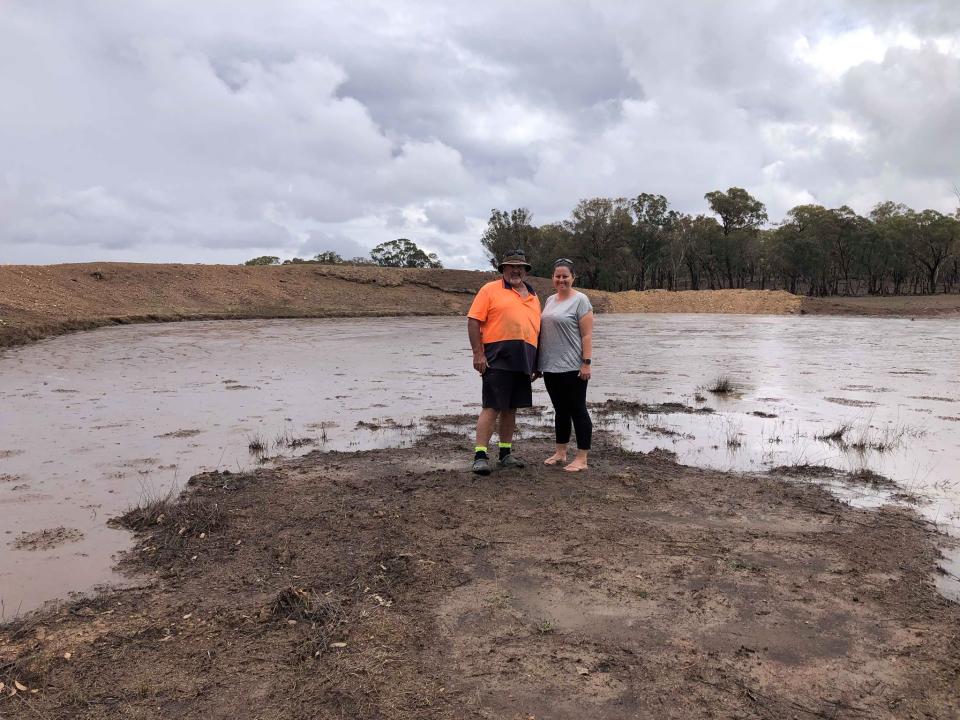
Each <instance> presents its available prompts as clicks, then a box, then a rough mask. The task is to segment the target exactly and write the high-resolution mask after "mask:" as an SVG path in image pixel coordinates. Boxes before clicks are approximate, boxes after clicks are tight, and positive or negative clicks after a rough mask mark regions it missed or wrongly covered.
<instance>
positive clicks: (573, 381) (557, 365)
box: [537, 258, 593, 472]
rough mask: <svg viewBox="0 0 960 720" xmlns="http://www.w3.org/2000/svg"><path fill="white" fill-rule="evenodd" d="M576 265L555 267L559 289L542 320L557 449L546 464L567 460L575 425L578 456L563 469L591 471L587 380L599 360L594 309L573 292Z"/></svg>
mask: <svg viewBox="0 0 960 720" xmlns="http://www.w3.org/2000/svg"><path fill="white" fill-rule="evenodd" d="M573 278H574V275H573V262H571V261H570V260H568V259H566V258H560V259H559V260H557V261H556V262H555V263H554V264H553V287H554V288H556V290H557V292H556V294H555V295H551V296H550V297H548V298H547V302H546V304H545V305H544V307H543V312H542V313H541V315H540V342H539V356H538V361H537V369H538V370H539V371H540V372H542V373H543V382H544V384H545V385H546V386H547V392H548V393H549V394H550V400H551V402H553V409H554V412H555V414H556V416H555V420H554V423H555V427H556V432H557V450H556V452H555V453H554V454H553V455H551V456H550V457H548V458H547V459H546V460H544V461H543V462H544V464H545V465H558V464H560V463H565V462H566V461H567V445H568V444H569V443H570V425H571V423H572V424H573V428H574V430H575V432H576V434H577V455H576V457H574V458H573V461H572V462H571V463H570V464H569V465H566V466H565V467H564V468H563V469H564V470H567V471H568V472H578V471H580V470H586V469H587V452H588V451H589V450H590V438H591V435H592V433H593V423H592V422H591V420H590V414H589V413H588V412H587V381H588V380H590V362H591V360H592V356H593V306H592V305H590V299H589V298H588V297H587V296H586V295H584V294H583V293H582V292H578V291H577V290H574V289H573Z"/></svg>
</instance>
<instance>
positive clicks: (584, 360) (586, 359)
mask: <svg viewBox="0 0 960 720" xmlns="http://www.w3.org/2000/svg"><path fill="white" fill-rule="evenodd" d="M580 359H581V360H582V361H583V364H584V365H589V364H590V358H580Z"/></svg>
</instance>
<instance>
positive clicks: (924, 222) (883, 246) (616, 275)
mask: <svg viewBox="0 0 960 720" xmlns="http://www.w3.org/2000/svg"><path fill="white" fill-rule="evenodd" d="M704 200H706V203H707V206H708V208H709V212H707V213H702V214H697V215H691V214H686V213H681V212H678V211H676V210H673V209H671V208H670V204H669V201H668V200H667V198H666V197H664V196H663V195H657V194H653V193H641V194H639V195H637V196H636V197H633V198H591V199H588V200H581V201H580V202H579V203H577V205H576V206H575V207H574V208H573V210H572V211H571V213H570V216H569V218H568V219H567V220H564V221H562V222H560V223H553V224H549V225H543V226H540V227H536V226H534V225H533V224H532V223H531V217H532V215H531V213H530V211H529V210H527V209H526V208H518V209H516V210H511V211H507V210H493V211H492V214H491V216H490V220H489V222H488V224H487V230H486V232H485V233H484V234H483V237H482V239H481V243H482V245H483V247H484V249H485V250H486V251H487V253H488V254H489V255H491V256H493V257H494V258H496V257H499V256H500V255H501V254H502V253H503V252H504V251H505V250H512V249H514V248H516V247H521V248H523V249H524V250H525V251H526V253H527V258H528V259H529V261H530V264H531V265H532V266H533V272H534V273H535V274H538V275H542V276H549V275H550V274H551V272H552V268H553V260H554V259H556V258H557V257H568V258H571V259H572V260H573V261H574V264H575V271H576V273H577V275H578V283H579V284H580V285H581V286H583V287H592V288H598V289H602V290H644V289H650V288H664V289H668V290H683V289H694V290H697V289H701V288H711V289H719V288H745V287H749V288H784V289H787V290H790V291H791V292H795V293H807V294H811V295H858V294H867V293H869V294H883V293H906V292H910V293H920V292H924V293H935V292H960V210H958V213H957V214H956V215H954V216H950V215H945V214H943V213H940V212H937V211H935V210H923V211H915V210H912V209H911V208H909V207H907V206H905V205H902V204H898V203H893V202H882V203H878V204H877V205H876V206H875V207H874V208H873V210H871V212H870V213H869V215H868V216H867V217H863V216H861V215H858V214H857V213H856V212H854V211H853V210H852V209H851V208H849V207H847V206H845V205H844V206H841V207H839V208H827V207H824V206H822V205H815V204H806V205H798V206H796V207H794V208H792V209H791V210H790V211H789V212H788V213H787V215H786V217H785V218H784V219H783V220H782V221H780V222H779V223H775V224H773V225H772V226H770V224H769V217H768V215H767V210H766V207H765V206H764V204H763V203H762V202H761V201H760V200H758V199H757V198H755V197H753V196H752V195H751V194H750V193H749V192H747V191H746V190H744V189H743V188H737V187H731V188H728V189H727V190H725V191H723V190H715V191H712V192H708V193H706V194H705V195H704ZM958 200H960V196H958ZM494 264H495V263H494Z"/></svg>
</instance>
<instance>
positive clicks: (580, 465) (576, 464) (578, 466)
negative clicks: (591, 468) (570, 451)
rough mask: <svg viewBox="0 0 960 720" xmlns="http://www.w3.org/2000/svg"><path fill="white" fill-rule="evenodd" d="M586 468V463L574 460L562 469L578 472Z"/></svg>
mask: <svg viewBox="0 0 960 720" xmlns="http://www.w3.org/2000/svg"><path fill="white" fill-rule="evenodd" d="M586 469H587V463H585V462H583V461H580V460H574V461H573V462H572V463H570V464H569V465H567V466H566V467H565V468H564V470H566V471H567V472H580V471H582V470H586Z"/></svg>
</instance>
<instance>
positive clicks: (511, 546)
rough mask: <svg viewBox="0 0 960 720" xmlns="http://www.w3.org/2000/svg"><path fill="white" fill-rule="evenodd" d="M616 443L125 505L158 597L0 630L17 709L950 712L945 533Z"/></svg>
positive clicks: (539, 448) (303, 469) (278, 476)
mask: <svg viewBox="0 0 960 720" xmlns="http://www.w3.org/2000/svg"><path fill="white" fill-rule="evenodd" d="M464 419H465V418H464ZM527 422H536V421H534V420H531V419H527ZM541 437H543V435H541ZM600 442H601V447H599V448H598V449H597V452H595V454H594V458H592V467H591V470H590V471H589V472H587V473H580V474H577V475H570V474H566V473H563V472H562V471H560V470H556V469H553V468H546V467H544V466H542V465H540V464H539V463H538V462H536V459H538V458H541V457H545V456H546V455H547V454H548V453H549V451H550V450H551V447H550V446H549V444H548V441H547V440H545V439H540V440H534V439H530V440H527V441H524V442H523V444H522V448H523V451H524V454H525V455H526V456H527V457H528V458H529V459H530V460H533V461H534V462H532V463H531V465H530V467H529V468H528V469H526V470H523V471H517V472H514V473H511V474H507V473H506V472H501V473H497V472H495V473H494V474H493V475H492V476H491V477H490V478H485V479H476V478H474V477H472V476H471V475H470V474H469V473H466V472H465V471H464V467H465V465H466V462H465V460H466V458H467V456H468V455H469V451H470V447H469V442H468V439H467V438H465V437H463V436H461V435H459V434H453V433H449V432H442V431H439V432H436V433H434V434H433V435H431V436H429V437H428V438H427V439H425V440H424V441H423V442H421V443H420V444H419V445H418V446H416V447H414V448H410V449H400V450H396V449H393V450H383V451H369V452H359V453H313V454H311V455H308V456H305V457H303V458H300V459H296V460H292V461H289V462H287V463H285V464H283V465H281V466H279V467H276V468H268V469H262V470H260V471H257V472H254V473H251V474H230V473H210V474H203V475H198V476H196V477H194V478H192V479H191V481H190V487H189V488H188V491H187V493H186V495H185V496H184V497H183V498H182V499H181V501H180V502H179V503H178V504H175V505H174V504H158V505H154V506H152V507H148V508H145V509H141V510H140V511H137V512H133V513H130V514H128V515H127V516H125V520H124V522H125V523H126V524H127V526H129V527H132V528H134V529H136V530H137V532H138V535H137V537H138V544H137V546H136V548H135V549H134V550H132V551H131V552H129V553H128V554H127V555H126V557H125V559H124V560H123V565H124V566H125V567H126V568H127V569H128V570H130V571H136V572H139V573H141V577H142V578H143V582H142V583H141V586H140V587H139V588H136V589H126V590H122V591H114V592H109V593H106V594H103V595H101V596H99V597H98V598H96V599H94V600H86V601H80V602H76V603H73V604H69V605H63V606H61V607H59V608H50V609H48V610H47V611H46V612H38V613H35V614H33V615H31V616H28V617H27V618H25V619H23V620H21V621H19V622H17V623H15V624H12V625H8V626H6V627H4V628H2V629H0V682H3V683H4V685H5V687H4V689H3V691H2V693H0V694H2V699H0V716H18V717H43V718H105V717H107V718H114V717H117V718H119V717H140V718H166V717H179V718H219V717H239V718H262V719H264V720H267V719H273V718H276V719H279V718H313V717H323V718H391V719H394V720H395V719H403V718H411V719H412V718H465V717H471V718H511V719H513V718H524V719H528V718H571V719H573V718H578V719H579V718H585V717H589V718H634V717H660V718H696V717H741V716H742V717H747V716H749V717H777V718H781V717H784V718H790V717H796V718H833V717H836V718H841V717H850V718H853V717H864V718H865V717H869V718H905V717H955V716H956V715H957V712H958V710H960V705H958V697H957V694H956V687H957V683H958V681H960V639H958V636H957V633H956V628H957V627H958V623H960V606H958V605H956V604H952V603H950V602H949V601H947V600H945V599H943V598H941V597H940V596H939V595H937V593H936V592H935V590H934V588H933V584H932V581H931V573H932V571H933V570H934V569H935V568H936V566H937V562H938V551H937V547H936V545H937V543H938V542H942V541H945V540H944V538H941V537H938V536H937V535H936V534H935V533H934V532H933V530H932V529H931V526H930V525H928V524H925V523H923V522H922V521H920V520H919V519H918V518H917V517H916V516H914V515H913V514H911V513H910V512H908V511H905V510H902V509H890V508H886V509H883V510H880V511H876V512H867V511H863V510H856V509H852V508H850V507H848V506H845V505H843V504H841V503H840V502H838V501H837V500H836V499H834V498H833V497H832V496H830V495H829V494H828V493H827V492H825V491H824V490H822V489H819V488H817V487H813V486H810V485H806V484H803V483H802V482H795V481H791V480H789V479H786V478H784V477H782V476H777V475H754V476H748V475H733V474H724V473H719V472H713V471H705V470H697V469H694V468H690V467H684V466H679V465H677V464H675V463H674V462H673V461H672V459H671V458H670V456H669V455H668V454H664V453H652V454H649V455H641V454H634V453H628V452H625V451H622V450H619V449H617V448H615V447H612V446H610V445H609V443H608V441H607V439H606V438H605V437H603V436H601V438H600ZM14 691H15V693H14Z"/></svg>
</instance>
